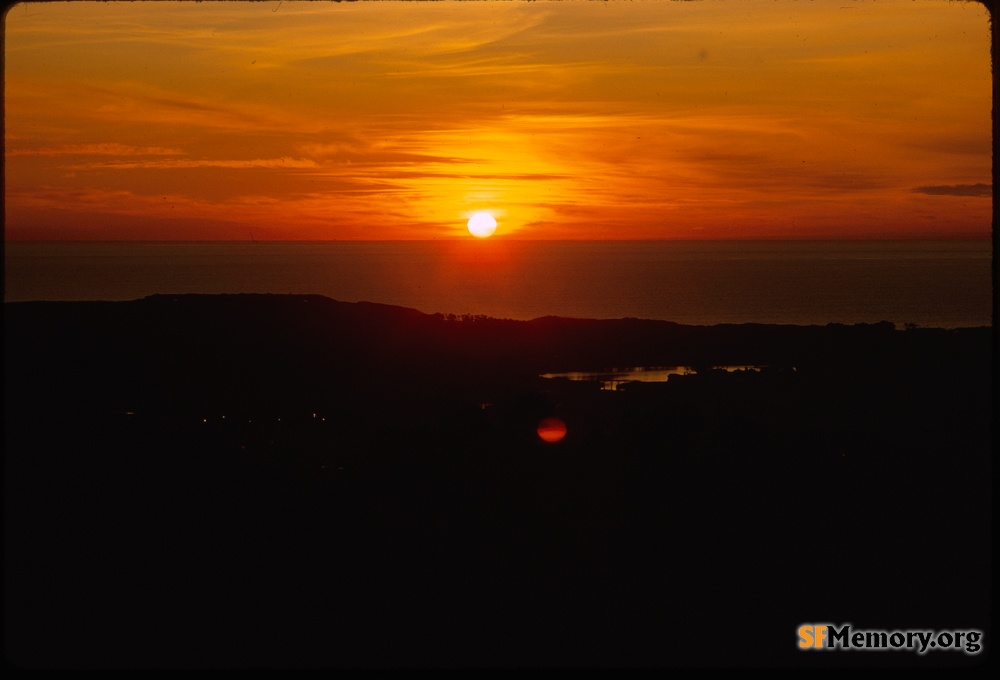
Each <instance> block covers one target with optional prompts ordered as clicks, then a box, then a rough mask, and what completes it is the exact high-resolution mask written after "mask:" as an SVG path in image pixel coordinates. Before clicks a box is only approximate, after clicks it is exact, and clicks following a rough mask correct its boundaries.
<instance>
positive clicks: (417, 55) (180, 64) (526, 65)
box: [4, 0, 992, 240]
mask: <svg viewBox="0 0 1000 680" xmlns="http://www.w3.org/2000/svg"><path fill="white" fill-rule="evenodd" d="M4 50H5V54H4V56H5V60H6V63H5V70H6V72H5V77H6V89H5V103H4V107H5V110H4V114H5V124H6V132H5V134H6V152H5V159H4V160H5V164H6V167H5V170H6V187H5V213H6V214H5V236H6V238H7V239H127V240H141V239H152V240H170V239H183V240H191V239H211V240H216V239H220V240H224V239H240V240H246V239H248V238H249V234H250V232H253V234H254V237H255V238H257V239H258V240H263V239H290V240H297V239H424V238H445V237H459V236H461V237H468V232H467V231H466V229H465V221H466V219H467V218H468V216H469V215H470V214H471V212H472V211H475V210H488V211H490V212H491V213H492V214H493V215H494V216H495V217H496V218H497V221H498V223H499V227H498V229H497V236H496V237H501V238H502V237H516V238H543V239H559V238H598V239H603V238H614V239H618V238H630V239H632V238H657V239H659V238H666V239H674V238H682V239H690V238H738V239H747V238H786V237H787V238H838V237H847V238H855V237H864V238H894V237H925V236H926V237H952V236H956V237H966V236H982V237H986V236H988V235H989V233H990V220H991V201H990V197H991V196H992V185H991V161H990V156H991V144H992V138H991V122H990V108H991V91H992V81H991V76H990V58H989V27H988V13H987V11H986V9H985V8H984V7H983V6H982V5H981V4H979V3H974V2H948V1H947V0H940V1H939V0H916V1H913V0H879V1H878V2H872V1H869V0H832V1H827V0H813V1H812V2H795V1H790V0H766V1H762V2H757V1H753V0H749V1H748V0H726V1H713V0H706V1H705V2H690V3H687V2H685V3H681V2H669V1H666V0H660V1H656V0H653V1H646V2H624V1H615V0H612V1H611V2H588V1H583V0H566V1H563V2H546V1H540V2H520V1H518V0H514V1H512V2H489V1H483V2H434V3H428V2H388V3H386V2H360V3H326V2H289V1H287V0H285V1H284V2H280V3H279V2H278V1H277V0H276V1H275V2H265V3H243V2H232V3H229V2H204V3H194V2H126V3H98V2H67V3H25V4H20V5H16V6H14V7H13V8H11V9H10V10H9V12H8V14H7V15H6V24H5V35H4ZM496 237H494V238H496Z"/></svg>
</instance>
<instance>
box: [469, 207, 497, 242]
mask: <svg viewBox="0 0 1000 680" xmlns="http://www.w3.org/2000/svg"><path fill="white" fill-rule="evenodd" d="M468 226H469V233H470V234H472V235H473V236H475V237H476V238H489V237H490V236H492V235H493V232H495V231H496V230H497V221H496V219H494V217H493V215H491V214H489V213H488V212H477V213H473V215H472V217H470V218H469V224H468Z"/></svg>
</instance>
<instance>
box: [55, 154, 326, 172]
mask: <svg viewBox="0 0 1000 680" xmlns="http://www.w3.org/2000/svg"><path fill="white" fill-rule="evenodd" d="M317 167H319V165H318V164H317V163H316V161H313V160H310V159H308V158H288V157H285V158H252V159H243V160H239V159H215V158H213V159H196V158H178V159H174V158H170V159H148V160H135V161H101V162H95V163H84V164H81V165H74V166H70V168H71V169H73V170H82V169H97V168H106V169H111V170H136V169H154V170H155V169H174V168H288V169H292V168H317Z"/></svg>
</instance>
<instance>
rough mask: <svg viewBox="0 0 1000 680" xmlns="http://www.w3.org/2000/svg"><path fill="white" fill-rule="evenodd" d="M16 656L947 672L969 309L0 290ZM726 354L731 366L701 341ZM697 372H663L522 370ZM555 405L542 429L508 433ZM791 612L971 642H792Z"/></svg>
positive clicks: (987, 560) (975, 612) (125, 661)
mask: <svg viewBox="0 0 1000 680" xmlns="http://www.w3.org/2000/svg"><path fill="white" fill-rule="evenodd" d="M4 322H5V324H4V325H5V347H4V362H5V365H4V388H5V412H4V420H5V423H4V424H5V453H4V457H5V504H6V505H5V538H4V541H5V543H4V560H5V578H4V584H5V616H6V621H5V624H6V630H5V638H6V654H7V658H8V661H9V662H12V663H14V664H15V665H19V666H29V667H86V666H94V667H127V666H133V667H260V666H269V667H299V666H302V667H356V666H358V667H370V666H389V667H412V666H432V667H438V666H480V667H489V666H574V667H575V666H607V667H671V666H753V665H757V666H785V665H798V666H804V667H819V666H840V665H866V666H867V665H883V666H895V665H910V666H917V667H919V666H929V665H967V664H981V663H982V662H983V661H985V659H986V657H987V656H988V654H989V650H990V647H991V643H992V637H991V635H992V630H991V614H992V612H991V578H990V567H991V519H990V510H991V460H990V456H991V427H992V423H991V414H992V407H993V397H992V392H991V375H992V371H993V370H994V369H993V365H992V354H991V348H990V342H991V340H990V333H991V331H990V329H988V328H982V329H966V330H952V331H945V330H934V329H910V330H905V331H904V330H895V329H894V328H893V327H892V325H890V324H875V325H863V326H835V325H831V326H826V327H793V326H752V325H740V326H716V327H691V326H679V325H676V324H671V323H666V322H651V321H640V320H630V319H626V320H618V321H582V320H567V319H555V318H549V319H539V320H535V321H531V322H514V321H498V320H492V319H482V318H449V317H442V316H440V315H437V316H427V315H423V314H420V313H418V312H415V311H412V310H406V309H401V308H396V307H386V306H380V305H373V304H366V303H361V304H347V303H339V302H335V301H333V300H329V299H326V298H322V297H306V296H155V297H151V298H147V299H144V300H139V301H135V302H125V303H97V302H93V303H8V304H5V305H4ZM725 365H753V366H762V367H766V368H764V369H762V370H760V371H758V372H725V371H720V370H711V368H712V367H714V366H725ZM630 366H692V367H695V368H696V369H698V372H697V374H695V375H686V376H675V377H672V378H671V379H670V380H669V381H668V382H665V383H630V384H627V385H624V386H622V388H621V389H619V390H617V391H604V390H601V389H600V384H598V383H590V382H570V381H568V380H565V379H542V378H540V377H539V374H542V373H548V372H560V371H585V370H602V369H609V368H612V367H630ZM550 416H555V417H558V418H561V419H562V420H563V421H564V422H565V423H566V425H567V429H568V432H567V435H566V437H565V439H563V440H562V441H561V442H558V443H555V444H548V443H545V442H543V441H541V440H540V439H539V437H538V436H537V434H536V431H535V430H536V427H537V425H538V424H539V422H540V421H541V420H542V419H544V418H546V417H550ZM805 623H833V624H835V625H838V626H839V625H840V624H846V623H850V624H853V626H855V627H856V628H860V629H863V630H864V629H867V630H871V629H887V630H893V629H933V630H944V629H962V630H965V629H970V628H976V629H980V630H983V631H985V636H984V639H983V640H982V642H983V644H984V651H983V652H980V654H979V655H978V656H970V655H966V654H965V653H964V652H962V651H933V652H930V653H927V654H926V655H923V656H918V655H917V654H916V653H914V652H912V651H882V652H870V651H868V652H865V651H850V652H847V651H837V652H832V651H825V652H802V651H799V650H798V649H797V641H798V637H797V635H796V629H797V628H798V626H800V625H801V624H805Z"/></svg>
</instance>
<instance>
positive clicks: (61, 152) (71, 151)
mask: <svg viewBox="0 0 1000 680" xmlns="http://www.w3.org/2000/svg"><path fill="white" fill-rule="evenodd" d="M7 155H8V156H182V155H184V152H183V151H181V150H180V149H173V148H169V147H163V146H133V145H130V144H119V143H117V142H106V143H97V144H60V145H56V146H43V147H31V146H20V147H17V146H15V147H14V148H11V147H10V146H8V147H7Z"/></svg>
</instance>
